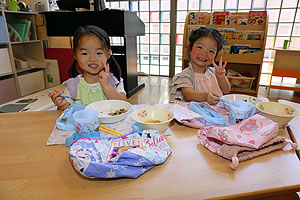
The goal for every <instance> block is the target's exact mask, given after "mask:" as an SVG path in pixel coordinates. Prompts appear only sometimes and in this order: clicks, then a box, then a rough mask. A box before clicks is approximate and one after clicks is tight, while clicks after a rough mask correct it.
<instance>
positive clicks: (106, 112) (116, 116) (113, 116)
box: [85, 100, 131, 124]
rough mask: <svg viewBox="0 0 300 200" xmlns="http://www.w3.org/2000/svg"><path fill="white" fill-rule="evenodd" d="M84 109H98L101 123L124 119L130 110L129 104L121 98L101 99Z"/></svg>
mask: <svg viewBox="0 0 300 200" xmlns="http://www.w3.org/2000/svg"><path fill="white" fill-rule="evenodd" d="M85 109H86V110H96V111H98V113H99V114H98V117H99V121H100V122H101V123H104V124H106V123H115V122H119V121H121V120H123V119H125V118H126V117H127V115H128V112H129V111H130V110H131V104H130V103H128V102H126V101H122V100H102V101H96V102H94V103H91V104H89V105H87V106H86V107H85Z"/></svg>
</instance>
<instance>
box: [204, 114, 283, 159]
mask: <svg viewBox="0 0 300 200" xmlns="http://www.w3.org/2000/svg"><path fill="white" fill-rule="evenodd" d="M277 133H278V124H277V123H275V122H273V121H272V120H270V119H267V118H265V117H264V116H262V115H259V114H256V115H254V116H252V117H250V118H248V119H246V120H243V121H242V122H240V123H238V124H235V125H232V126H228V127H216V126H204V127H201V128H200V129H199V140H200V143H201V144H202V145H203V146H205V147H206V148H208V149H209V150H211V151H212V152H215V153H218V150H219V149H220V148H221V147H222V146H223V145H224V144H229V145H237V146H242V147H249V148H252V149H258V148H260V147H261V146H262V145H263V144H265V143H266V142H268V141H269V140H271V139H272V138H274V137H276V136H277Z"/></svg>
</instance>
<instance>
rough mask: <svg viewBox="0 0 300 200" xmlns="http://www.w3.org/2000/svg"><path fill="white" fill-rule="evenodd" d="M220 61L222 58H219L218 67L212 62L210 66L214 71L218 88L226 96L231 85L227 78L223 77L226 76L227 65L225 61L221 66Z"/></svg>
mask: <svg viewBox="0 0 300 200" xmlns="http://www.w3.org/2000/svg"><path fill="white" fill-rule="evenodd" d="M222 59H223V58H222V56H221V57H220V62H219V66H218V65H217V64H216V63H215V62H214V61H212V64H213V66H214V67H215V69H216V77H217V81H218V83H219V86H220V88H221V90H222V92H223V93H224V94H227V93H229V92H230V90H231V85H230V82H229V80H228V78H227V77H226V76H225V75H226V70H225V67H226V65H227V61H225V62H224V65H222Z"/></svg>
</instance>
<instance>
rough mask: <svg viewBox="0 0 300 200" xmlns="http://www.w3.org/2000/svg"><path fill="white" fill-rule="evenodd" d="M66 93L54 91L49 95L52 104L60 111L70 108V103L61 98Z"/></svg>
mask: <svg viewBox="0 0 300 200" xmlns="http://www.w3.org/2000/svg"><path fill="white" fill-rule="evenodd" d="M63 93H64V91H58V90H54V91H53V92H51V93H49V94H48V96H49V97H50V98H51V100H52V102H53V103H54V104H55V105H56V106H57V109H58V110H64V109H66V108H68V106H69V103H68V101H67V100H66V98H64V97H61V96H59V95H60V94H63Z"/></svg>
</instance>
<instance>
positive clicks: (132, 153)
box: [69, 130, 172, 178]
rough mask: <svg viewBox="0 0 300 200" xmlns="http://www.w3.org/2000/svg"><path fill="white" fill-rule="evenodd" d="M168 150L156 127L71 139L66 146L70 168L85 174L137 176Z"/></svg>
mask: <svg viewBox="0 0 300 200" xmlns="http://www.w3.org/2000/svg"><path fill="white" fill-rule="evenodd" d="M171 152H172V150H171V148H170V146H169V145H168V143H167V141H166V140H165V139H164V138H163V137H162V136H161V135H160V134H159V132H158V131H156V130H144V131H143V133H138V132H131V133H128V134H126V135H123V136H120V137H93V138H82V139H79V140H77V141H75V142H74V143H73V144H72V145H71V146H70V150H69V156H70V159H71V161H72V164H73V166H74V168H75V169H76V170H77V171H78V172H79V173H81V174H82V175H84V176H86V177H89V178H118V177H131V178H137V177H139V176H140V175H141V174H143V173H145V172H146V171H148V170H149V169H151V168H153V167H154V166H155V165H159V164H162V163H163V162H165V160H166V159H167V158H168V156H169V155H170V154H171Z"/></svg>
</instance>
